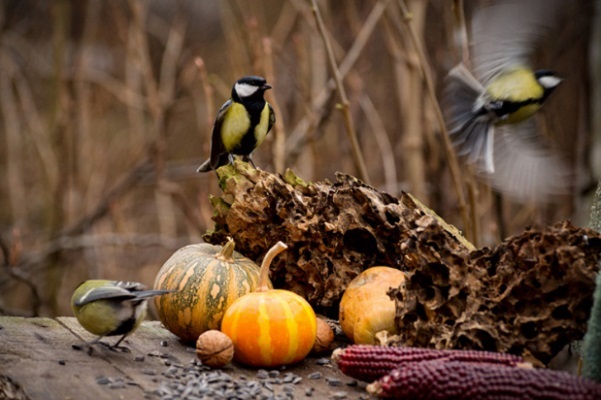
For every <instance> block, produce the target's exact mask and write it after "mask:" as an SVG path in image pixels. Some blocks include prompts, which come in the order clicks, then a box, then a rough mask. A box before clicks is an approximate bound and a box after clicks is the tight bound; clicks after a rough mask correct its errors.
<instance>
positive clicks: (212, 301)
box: [154, 239, 270, 342]
mask: <svg viewBox="0 0 601 400" xmlns="http://www.w3.org/2000/svg"><path fill="white" fill-rule="evenodd" d="M258 278H259V266H258V265H257V264H255V263H254V262H253V261H252V260H250V259H249V258H246V257H244V256H242V255H241V254H240V253H237V252H235V251H234V241H233V240H232V239H229V240H228V242H227V243H226V244H225V246H223V247H222V246H214V245H211V244H208V243H201V244H193V245H189V246H185V247H182V248H181V249H179V250H178V251H176V252H175V253H174V254H173V255H172V256H171V257H170V258H169V259H168V260H167V261H166V262H165V264H164V265H163V267H162V268H161V270H160V271H159V273H158V275H157V277H156V279H155V283H154V287H155V288H156V289H158V288H161V289H166V290H175V291H176V292H175V293H170V294H169V295H166V296H162V297H163V298H161V299H159V298H155V305H156V308H157V314H158V316H159V319H160V320H161V322H162V323H163V325H165V327H166V328H167V329H169V330H170V331H171V332H172V333H174V334H175V335H177V336H179V337H180V338H181V339H182V340H184V341H187V342H193V341H196V339H198V336H199V335H200V334H202V333H203V332H205V331H208V330H211V329H219V328H220V327H221V319H222V318H223V315H224V314H225V310H226V309H227V308H228V307H229V306H230V305H231V304H232V303H233V302H234V301H235V300H236V299H237V298H239V297H241V296H243V295H245V294H247V293H250V292H251V291H253V290H254V289H255V287H256V286H257V282H258ZM268 285H270V283H268Z"/></svg>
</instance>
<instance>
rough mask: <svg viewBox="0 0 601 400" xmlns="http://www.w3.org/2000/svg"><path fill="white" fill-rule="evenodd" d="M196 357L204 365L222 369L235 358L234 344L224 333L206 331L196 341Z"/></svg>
mask: <svg viewBox="0 0 601 400" xmlns="http://www.w3.org/2000/svg"><path fill="white" fill-rule="evenodd" d="M196 355H197V356H198V359H199V360H200V361H202V364H203V365H208V366H209V367H211V368H222V367H225V366H226V365H227V364H229V363H230V362H231V361H232V359H233V358H234V344H233V343H232V340H231V339H230V338H229V337H228V336H227V335H226V334H225V333H223V332H220V331H217V330H210V331H206V332H204V333H203V334H201V335H200V336H199V337H198V340H197V341H196Z"/></svg>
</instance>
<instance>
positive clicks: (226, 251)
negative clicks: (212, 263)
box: [215, 236, 236, 262]
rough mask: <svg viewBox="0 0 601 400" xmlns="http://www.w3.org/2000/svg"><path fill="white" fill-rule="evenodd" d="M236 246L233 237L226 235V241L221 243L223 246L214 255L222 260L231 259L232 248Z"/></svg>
mask: <svg viewBox="0 0 601 400" xmlns="http://www.w3.org/2000/svg"><path fill="white" fill-rule="evenodd" d="M235 247H236V243H234V239H232V238H231V237H229V236H228V238H227V243H226V244H224V245H223V248H222V249H221V251H220V252H219V254H217V255H216V256H215V258H217V259H219V260H222V261H229V262H231V261H233V257H232V255H233V254H234V248H235Z"/></svg>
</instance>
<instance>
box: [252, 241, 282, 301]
mask: <svg viewBox="0 0 601 400" xmlns="http://www.w3.org/2000/svg"><path fill="white" fill-rule="evenodd" d="M287 248H288V246H286V245H285V244H284V243H283V242H277V243H276V244H275V245H274V246H273V247H272V248H271V249H269V251H267V254H265V258H263V262H262V263H261V272H260V273H259V284H258V285H257V288H256V289H255V292H266V291H268V290H269V286H268V282H269V267H270V266H271V262H272V261H273V259H274V258H275V256H277V255H278V254H280V253H281V252H282V251H284V250H286V249H287Z"/></svg>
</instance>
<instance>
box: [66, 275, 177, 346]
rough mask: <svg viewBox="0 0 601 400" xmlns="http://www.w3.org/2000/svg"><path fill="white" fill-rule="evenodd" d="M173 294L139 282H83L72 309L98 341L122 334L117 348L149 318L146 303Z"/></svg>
mask: <svg viewBox="0 0 601 400" xmlns="http://www.w3.org/2000/svg"><path fill="white" fill-rule="evenodd" d="M167 293H171V291H169V290H145V286H144V285H142V284H141V283H137V282H120V281H110V280H103V279H92V280H88V281H85V282H83V283H81V284H80V285H79V286H78V287H77V288H76V289H75V292H73V296H72V298H71V309H72V310H73V314H75V317H76V318H77V321H79V323H80V324H81V326H83V327H84V329H85V330H87V331H88V332H90V333H93V334H95V335H98V338H97V339H95V340H93V341H92V342H90V343H88V344H94V343H98V342H99V341H100V339H102V338H103V337H105V336H117V335H121V338H120V339H119V340H118V341H117V342H116V343H115V344H114V345H112V346H109V348H111V349H115V348H117V347H118V346H119V344H120V343H121V342H122V341H123V339H125V337H126V336H128V335H130V334H131V333H132V332H133V331H135V330H136V329H137V328H138V326H140V324H141V323H142V321H143V320H144V319H145V318H146V300H148V299H149V298H150V297H153V296H159V295H163V294H167Z"/></svg>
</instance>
